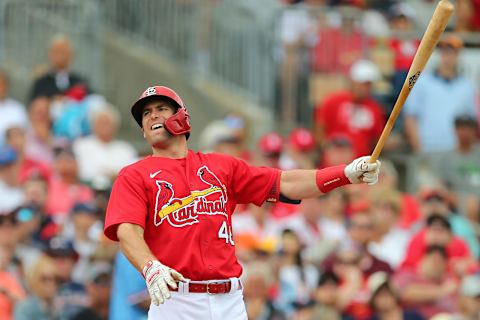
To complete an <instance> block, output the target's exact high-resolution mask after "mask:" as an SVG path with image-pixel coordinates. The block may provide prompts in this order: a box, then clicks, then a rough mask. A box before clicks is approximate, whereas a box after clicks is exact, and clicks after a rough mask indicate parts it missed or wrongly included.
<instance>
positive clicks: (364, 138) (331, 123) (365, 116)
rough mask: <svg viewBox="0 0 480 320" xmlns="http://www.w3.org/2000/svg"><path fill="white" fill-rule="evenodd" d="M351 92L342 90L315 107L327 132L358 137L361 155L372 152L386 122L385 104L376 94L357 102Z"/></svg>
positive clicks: (318, 120)
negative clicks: (377, 100) (376, 97)
mask: <svg viewBox="0 0 480 320" xmlns="http://www.w3.org/2000/svg"><path fill="white" fill-rule="evenodd" d="M352 100H353V98H352V95H351V93H350V92H347V91H342V92H339V93H335V94H333V95H332V96H330V97H328V98H326V99H325V101H324V102H323V104H322V105H321V106H317V108H316V109H315V121H316V123H317V124H321V125H322V126H323V128H324V133H325V136H326V137H328V136H330V135H333V134H335V133H343V134H346V135H348V137H349V138H350V140H351V141H355V145H354V150H355V153H356V155H357V156H364V155H368V154H370V152H371V150H372V147H373V146H374V144H375V143H376V142H377V140H378V138H379V137H380V134H381V133H382V130H383V127H384V124H385V115H384V112H383V109H382V107H381V106H380V105H379V104H378V103H377V102H376V101H375V100H373V99H372V98H367V99H364V100H363V101H362V102H361V103H359V104H355V103H354V102H353V101H352Z"/></svg>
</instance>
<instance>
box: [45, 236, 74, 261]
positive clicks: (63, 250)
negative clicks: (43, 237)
mask: <svg viewBox="0 0 480 320" xmlns="http://www.w3.org/2000/svg"><path fill="white" fill-rule="evenodd" d="M45 253H46V254H47V255H49V256H51V257H72V258H74V259H77V258H78V253H77V251H76V250H75V248H74V247H73V243H72V242H71V241H68V240H65V239H62V238H59V237H54V238H52V239H50V241H49V242H48V244H47V248H46V249H45Z"/></svg>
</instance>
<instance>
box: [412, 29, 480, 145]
mask: <svg viewBox="0 0 480 320" xmlns="http://www.w3.org/2000/svg"><path fill="white" fill-rule="evenodd" d="M462 48H463V41H462V39H461V38H460V37H459V36H457V35H455V34H452V33H450V34H446V35H445V36H444V37H443V38H442V39H440V41H439V43H438V53H439V58H440V59H439V62H438V64H437V66H436V68H434V69H433V71H432V72H428V71H425V72H423V73H422V75H421V76H420V77H419V79H418V80H417V83H416V84H415V87H414V90H412V92H411V93H410V95H409V97H408V99H407V101H406V102H405V106H404V108H403V113H404V115H405V135H406V137H407V141H408V143H409V145H410V148H411V150H412V151H413V152H415V153H420V154H431V153H435V152H442V151H448V150H452V149H454V148H455V144H456V136H455V118H456V117H457V116H459V115H462V114H468V115H470V116H473V117H475V115H476V110H475V108H476V91H475V86H474V84H473V82H472V81H471V80H470V79H467V78H466V77H464V76H463V75H462V74H461V72H460V68H459V57H460V53H461V51H462Z"/></svg>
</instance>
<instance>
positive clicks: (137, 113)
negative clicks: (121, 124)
mask: <svg viewBox="0 0 480 320" xmlns="http://www.w3.org/2000/svg"><path fill="white" fill-rule="evenodd" d="M158 97H164V98H167V99H168V100H170V101H171V102H173V104H174V105H175V106H176V107H177V112H176V113H175V114H174V115H172V116H171V117H169V118H168V119H167V120H165V123H164V124H163V125H164V127H165V129H166V130H167V131H168V132H169V133H170V134H172V135H174V136H178V135H181V134H185V135H186V136H187V139H188V137H189V136H190V122H189V120H190V115H189V114H188V112H187V109H186V108H185V104H184V103H183V101H182V99H181V98H180V96H179V95H178V94H177V93H176V92H175V91H173V90H172V89H170V88H168V87H163V86H154V87H148V88H147V89H146V90H145V91H144V92H143V93H142V94H141V95H140V97H139V98H138V100H137V101H136V102H135V103H134V104H133V106H132V108H131V112H132V115H133V117H134V118H135V121H137V123H138V125H139V126H140V127H142V117H143V116H142V112H143V107H145V105H146V104H147V103H148V102H150V101H152V100H154V99H155V98H158Z"/></svg>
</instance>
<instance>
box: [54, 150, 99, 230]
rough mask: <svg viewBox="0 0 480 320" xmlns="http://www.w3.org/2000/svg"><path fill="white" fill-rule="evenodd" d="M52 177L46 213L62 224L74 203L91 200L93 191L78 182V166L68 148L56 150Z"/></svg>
mask: <svg viewBox="0 0 480 320" xmlns="http://www.w3.org/2000/svg"><path fill="white" fill-rule="evenodd" d="M53 174H54V176H53V177H52V181H51V182H50V186H49V190H48V200H47V205H46V211H47V213H48V214H49V215H51V216H52V217H54V218H55V219H57V220H58V221H56V222H58V223H63V222H64V221H65V219H66V218H67V216H68V214H69V213H70V211H71V210H72V208H73V205H74V204H75V203H76V202H89V201H92V200H93V191H92V190H91V189H90V188H89V187H88V186H86V185H84V184H82V183H80V182H79V180H78V165H77V161H76V159H75V155H74V153H73V151H72V150H71V148H70V147H60V148H58V149H57V150H56V156H55V165H54V173H53Z"/></svg>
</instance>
